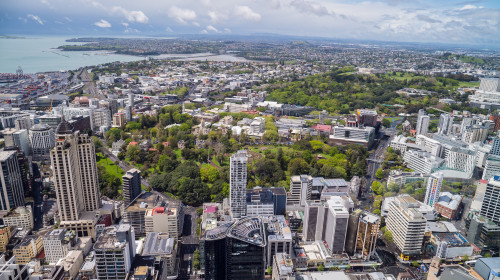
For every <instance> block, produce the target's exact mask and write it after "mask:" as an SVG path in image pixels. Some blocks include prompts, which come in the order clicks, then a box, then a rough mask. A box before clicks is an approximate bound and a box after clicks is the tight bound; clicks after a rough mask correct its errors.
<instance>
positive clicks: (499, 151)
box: [490, 137, 500, 156]
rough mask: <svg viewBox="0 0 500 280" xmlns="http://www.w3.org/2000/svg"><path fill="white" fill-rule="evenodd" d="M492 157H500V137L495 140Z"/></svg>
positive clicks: (492, 146) (491, 152) (492, 145)
mask: <svg viewBox="0 0 500 280" xmlns="http://www.w3.org/2000/svg"><path fill="white" fill-rule="evenodd" d="M490 155H495V156H500V137H495V138H494V139H493V143H492V144H491V151H490Z"/></svg>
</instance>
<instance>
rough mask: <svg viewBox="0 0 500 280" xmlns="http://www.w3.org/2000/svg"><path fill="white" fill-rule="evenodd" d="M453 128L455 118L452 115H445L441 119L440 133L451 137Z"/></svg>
mask: <svg viewBox="0 0 500 280" xmlns="http://www.w3.org/2000/svg"><path fill="white" fill-rule="evenodd" d="M452 126H453V116H452V115H451V114H450V113H443V114H441V116H440V117H439V123H438V133H439V134H444V135H449V134H450V132H451V128H452Z"/></svg>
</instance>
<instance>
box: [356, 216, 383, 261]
mask: <svg viewBox="0 0 500 280" xmlns="http://www.w3.org/2000/svg"><path fill="white" fill-rule="evenodd" d="M379 229H380V217H379V216H377V215H374V214H372V213H369V212H366V211H365V212H362V213H361V215H360V216H359V219H358V228H357V232H356V242H355V243H354V252H355V254H356V255H358V256H361V257H362V258H363V259H365V260H369V259H370V258H371V257H372V255H373V253H374V252H375V247H376V245H377V237H378V232H379Z"/></svg>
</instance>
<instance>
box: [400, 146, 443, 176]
mask: <svg viewBox="0 0 500 280" xmlns="http://www.w3.org/2000/svg"><path fill="white" fill-rule="evenodd" d="M403 160H404V161H405V163H406V165H407V166H408V168H411V169H413V170H414V171H415V172H420V173H424V174H429V173H432V170H433V169H436V168H439V167H440V166H441V165H442V164H443V163H444V159H442V158H439V157H436V156H433V155H432V154H430V153H427V152H422V151H415V150H409V151H406V153H405V155H404V156H403Z"/></svg>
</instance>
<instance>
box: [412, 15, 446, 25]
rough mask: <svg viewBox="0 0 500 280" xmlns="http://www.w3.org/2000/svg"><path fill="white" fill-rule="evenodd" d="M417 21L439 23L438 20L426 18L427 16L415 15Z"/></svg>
mask: <svg viewBox="0 0 500 280" xmlns="http://www.w3.org/2000/svg"><path fill="white" fill-rule="evenodd" d="M417 19H418V20H421V21H425V22H429V23H438V22H441V21H440V20H438V19H433V18H431V17H430V16H427V15H417Z"/></svg>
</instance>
